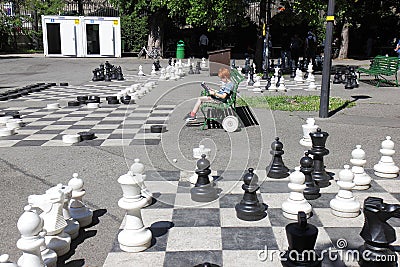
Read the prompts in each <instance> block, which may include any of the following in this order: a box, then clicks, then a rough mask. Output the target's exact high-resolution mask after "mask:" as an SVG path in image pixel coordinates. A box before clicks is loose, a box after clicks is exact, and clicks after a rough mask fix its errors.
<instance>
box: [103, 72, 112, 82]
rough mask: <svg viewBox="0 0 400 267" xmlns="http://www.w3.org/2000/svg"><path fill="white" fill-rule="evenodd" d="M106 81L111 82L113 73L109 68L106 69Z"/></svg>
mask: <svg viewBox="0 0 400 267" xmlns="http://www.w3.org/2000/svg"><path fill="white" fill-rule="evenodd" d="M104 81H106V82H111V74H110V70H109V69H106V75H104Z"/></svg>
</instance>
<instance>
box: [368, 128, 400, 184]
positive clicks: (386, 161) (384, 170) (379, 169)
mask: <svg viewBox="0 0 400 267" xmlns="http://www.w3.org/2000/svg"><path fill="white" fill-rule="evenodd" d="M391 139H392V138H391V137H390V136H386V140H384V141H383V142H382V145H381V146H382V148H381V149H380V150H379V152H380V153H381V154H382V157H381V159H380V160H379V162H378V164H375V165H374V171H375V175H376V176H379V177H382V178H396V177H397V176H398V175H399V167H397V166H396V165H395V164H394V161H393V157H392V156H393V155H394V153H395V152H396V151H395V150H394V142H393V141H392V140H391Z"/></svg>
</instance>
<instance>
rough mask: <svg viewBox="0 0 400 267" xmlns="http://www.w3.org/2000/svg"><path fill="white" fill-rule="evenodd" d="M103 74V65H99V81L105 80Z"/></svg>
mask: <svg viewBox="0 0 400 267" xmlns="http://www.w3.org/2000/svg"><path fill="white" fill-rule="evenodd" d="M104 73H105V69H104V65H103V64H100V71H99V81H104V78H105V74H104Z"/></svg>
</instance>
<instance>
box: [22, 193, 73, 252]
mask: <svg viewBox="0 0 400 267" xmlns="http://www.w3.org/2000/svg"><path fill="white" fill-rule="evenodd" d="M28 202H29V204H30V205H31V206H32V207H36V208H40V209H41V210H42V211H43V212H42V213H41V214H40V217H41V218H43V221H44V226H43V229H44V230H46V232H47V233H46V236H45V242H46V245H47V247H48V248H50V249H52V250H54V251H55V252H56V253H57V256H62V255H64V254H66V253H67V252H68V251H69V250H70V246H71V236H70V235H68V234H67V233H65V231H64V229H65V227H66V226H67V222H66V221H65V219H64V217H63V215H62V207H63V204H64V193H63V192H62V191H61V190H59V189H58V188H57V187H54V188H50V189H48V190H47V191H46V193H45V194H43V195H30V196H29V197H28Z"/></svg>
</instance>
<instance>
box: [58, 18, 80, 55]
mask: <svg viewBox="0 0 400 267" xmlns="http://www.w3.org/2000/svg"><path fill="white" fill-rule="evenodd" d="M68 22H69V21H68ZM60 33H61V54H62V55H64V56H76V50H77V44H76V27H75V25H74V24H73V23H61V24H60Z"/></svg>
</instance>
